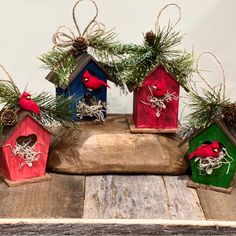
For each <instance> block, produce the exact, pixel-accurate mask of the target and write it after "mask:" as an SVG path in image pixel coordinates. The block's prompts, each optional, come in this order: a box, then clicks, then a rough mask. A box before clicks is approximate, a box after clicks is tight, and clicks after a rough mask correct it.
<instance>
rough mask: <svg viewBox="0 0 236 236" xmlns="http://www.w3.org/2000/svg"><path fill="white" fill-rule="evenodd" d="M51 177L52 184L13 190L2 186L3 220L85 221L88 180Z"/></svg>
mask: <svg viewBox="0 0 236 236" xmlns="http://www.w3.org/2000/svg"><path fill="white" fill-rule="evenodd" d="M51 176H52V179H51V181H45V182H40V183H35V184H29V185H24V186H18V187H12V188H9V187H7V186H6V185H5V184H4V183H3V182H0V196H1V197H0V218H54V217H55V218H62V217H63V218H80V217H82V214H83V200H84V178H85V177H82V176H72V175H57V174H51Z"/></svg>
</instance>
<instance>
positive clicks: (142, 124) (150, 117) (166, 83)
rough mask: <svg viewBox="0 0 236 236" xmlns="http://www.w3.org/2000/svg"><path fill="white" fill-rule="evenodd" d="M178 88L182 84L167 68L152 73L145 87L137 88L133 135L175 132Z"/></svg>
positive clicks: (135, 91)
mask: <svg viewBox="0 0 236 236" xmlns="http://www.w3.org/2000/svg"><path fill="white" fill-rule="evenodd" d="M179 89H180V85H179V83H178V82H177V81H176V80H175V78H174V77H173V75H171V74H170V73H168V72H167V71H166V70H165V68H164V67H162V66H158V67H156V68H155V69H154V70H152V71H151V73H149V75H148V76H147V77H146V78H145V79H144V81H143V83H142V85H141V86H139V87H136V88H135V89H134V99H133V124H134V127H133V128H132V127H131V126H130V127H131V132H141V133H145V132H147V133H148V132H152V133H162V132H164V133H174V132H176V130H177V128H178V107H179Z"/></svg>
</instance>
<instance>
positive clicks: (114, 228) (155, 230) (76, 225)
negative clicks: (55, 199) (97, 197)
mask: <svg viewBox="0 0 236 236" xmlns="http://www.w3.org/2000/svg"><path fill="white" fill-rule="evenodd" d="M0 232H1V235H2V236H6V235H58V236H59V235H86V236H88V235H92V236H94V235H96V236H99V235H101V236H106V235H117V236H118V235H132V236H135V235H174V236H176V235H178V236H183V235H201V236H203V235H235V234H236V224H235V222H234V223H228V222H207V223H206V222H202V221H200V222H195V221H174V222H173V221H164V220H159V221H154V220H151V221H150V220H145V221H144V220H142V221H139V220H132V221H130V220H122V221H120V220H108V221H107V220H99V221H96V220H85V221H83V220H74V221H73V220H69V221H68V220H66V219H62V220H48V221H47V223H46V222H45V220H44V221H42V220H31V221H29V220H21V221H20V220H10V221H9V222H7V221H5V220H4V221H2V222H0Z"/></svg>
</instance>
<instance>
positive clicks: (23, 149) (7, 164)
mask: <svg viewBox="0 0 236 236" xmlns="http://www.w3.org/2000/svg"><path fill="white" fill-rule="evenodd" d="M50 138H51V133H50V131H49V130H47V128H45V127H44V126H43V125H42V124H41V122H39V121H38V120H37V119H35V118H34V117H33V116H32V115H31V114H30V113H28V112H23V113H22V114H20V115H19V117H18V122H17V123H16V124H15V125H14V126H13V127H10V128H7V130H5V131H4V133H3V136H2V138H1V140H0V172H1V175H3V177H4V178H6V179H8V180H10V181H13V182H14V181H22V180H28V179H32V178H35V177H43V176H45V174H46V173H45V169H46V163H47V157H48V149H49V143H50Z"/></svg>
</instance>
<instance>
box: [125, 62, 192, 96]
mask: <svg viewBox="0 0 236 236" xmlns="http://www.w3.org/2000/svg"><path fill="white" fill-rule="evenodd" d="M161 68H162V69H164V70H165V71H166V73H168V74H169V75H170V76H171V77H172V78H173V79H174V80H176V82H177V83H178V84H179V85H180V86H182V85H181V84H180V83H179V82H178V81H177V79H176V78H175V76H174V75H173V74H172V73H170V72H169V71H167V70H166V69H165V67H164V66H162V65H156V66H155V67H154V68H152V69H151V70H150V71H149V73H148V74H147V75H146V76H145V78H144V80H143V82H142V84H143V83H144V82H145V80H146V79H147V78H148V77H149V76H150V75H151V74H152V73H153V72H154V71H155V70H158V69H161ZM138 86H139V85H138V84H137V83H135V82H132V81H131V82H129V83H128V84H127V87H128V90H129V92H133V91H134V90H135V89H136V88H137V87H138ZM182 87H183V86H182ZM183 88H184V89H185V90H186V91H188V89H187V88H186V87H183Z"/></svg>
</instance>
